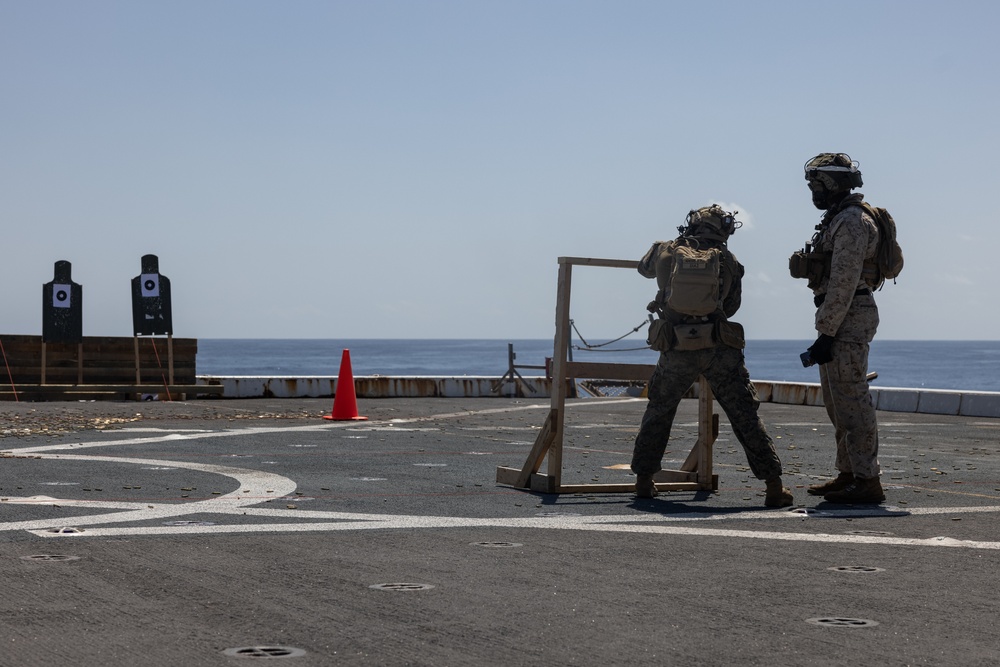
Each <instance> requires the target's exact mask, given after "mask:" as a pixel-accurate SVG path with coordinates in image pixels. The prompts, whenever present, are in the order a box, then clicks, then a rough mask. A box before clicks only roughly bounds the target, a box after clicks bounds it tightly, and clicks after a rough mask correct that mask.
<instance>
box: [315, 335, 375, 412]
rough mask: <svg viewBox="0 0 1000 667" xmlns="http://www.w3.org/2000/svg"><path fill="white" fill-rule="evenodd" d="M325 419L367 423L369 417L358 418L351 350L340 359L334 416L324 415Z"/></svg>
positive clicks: (334, 399)
mask: <svg viewBox="0 0 1000 667" xmlns="http://www.w3.org/2000/svg"><path fill="white" fill-rule="evenodd" d="M323 419H331V420H334V421H349V420H354V421H366V420H367V419H368V417H359V416H358V399H357V396H356V395H355V393H354V373H352V372H351V351H350V350H344V354H343V356H342V357H341V358H340V375H338V376H337V392H336V393H335V394H334V395H333V414H331V415H323Z"/></svg>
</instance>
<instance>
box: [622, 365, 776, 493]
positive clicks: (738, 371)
mask: <svg viewBox="0 0 1000 667" xmlns="http://www.w3.org/2000/svg"><path fill="white" fill-rule="evenodd" d="M699 375H704V376H705V379H706V380H707V381H708V384H709V386H711V388H712V393H713V394H715V400H716V401H718V403H719V406H720V407H721V408H722V410H723V411H724V412H725V413H726V417H728V418H729V423H730V424H732V427H733V433H735V434H736V439H737V440H738V441H739V443H740V444H741V445H743V450H744V451H745V452H746V456H747V462H748V463H749V464H750V470H751V471H752V472H753V474H754V476H755V477H756V478H757V479H773V478H775V477H780V476H781V461H780V460H779V459H778V454H777V452H776V451H775V449H774V442H773V441H772V440H771V436H770V435H769V434H768V432H767V429H766V428H765V427H764V423H763V422H762V421H761V420H760V417H758V416H757V409H758V407H759V406H760V399H759V398H758V397H757V390H756V389H754V386H753V383H752V382H751V381H750V373H749V371H747V368H746V365H745V364H744V362H743V351H742V350H737V349H735V348H732V347H726V346H725V345H719V346H717V347H714V348H709V349H707V350H695V351H690V352H688V351H678V350H671V351H669V352H661V353H660V359H659V362H658V363H657V365H656V370H655V371H654V372H653V378H652V380H651V381H650V383H649V403H648V404H647V405H646V412H645V414H643V416H642V423H641V424H640V426H639V435H638V436H636V439H635V449H634V451H633V453H632V472H634V473H635V474H636V475H651V474H653V473H656V472H658V471H659V470H660V469H661V461H662V460H663V453H664V452H665V451H666V448H667V442H668V441H669V439H670V429H671V427H672V426H673V423H674V416H675V415H676V414H677V405H678V404H679V403H680V401H681V398H682V397H683V396H684V394H685V392H687V390H688V389H690V388H691V385H692V384H694V382H695V381H696V380H697V379H698V376H699Z"/></svg>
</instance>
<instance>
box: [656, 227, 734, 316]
mask: <svg viewBox="0 0 1000 667" xmlns="http://www.w3.org/2000/svg"><path fill="white" fill-rule="evenodd" d="M673 260H674V261H673V264H674V265H673V269H672V270H671V272H670V288H669V294H668V296H667V307H668V308H670V309H671V310H673V311H675V312H678V313H680V314H682V315H693V316H696V317H704V316H705V315H710V314H712V313H714V312H715V311H716V310H718V308H719V298H720V285H719V283H720V280H719V276H720V273H721V266H722V251H721V250H720V249H719V248H694V247H691V246H687V245H681V244H676V245H674V247H673Z"/></svg>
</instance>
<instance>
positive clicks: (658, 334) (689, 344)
mask: <svg viewBox="0 0 1000 667" xmlns="http://www.w3.org/2000/svg"><path fill="white" fill-rule="evenodd" d="M646 344H647V345H649V347H650V348H651V349H654V350H656V351H657V352H669V351H670V350H679V351H683V352H689V351H694V350H707V349H709V348H713V347H716V346H717V345H725V346H727V347H733V348H736V349H737V350H742V349H743V348H744V347H745V346H746V338H745V336H744V334H743V325H742V324H739V323H737V322H730V321H729V320H727V319H725V318H724V317H719V318H716V319H711V318H709V319H708V320H707V321H706V320H704V319H702V318H698V319H697V320H692V321H689V322H685V321H681V322H679V323H678V322H675V321H672V320H670V319H659V320H653V321H652V322H650V324H649V333H648V334H647V336H646Z"/></svg>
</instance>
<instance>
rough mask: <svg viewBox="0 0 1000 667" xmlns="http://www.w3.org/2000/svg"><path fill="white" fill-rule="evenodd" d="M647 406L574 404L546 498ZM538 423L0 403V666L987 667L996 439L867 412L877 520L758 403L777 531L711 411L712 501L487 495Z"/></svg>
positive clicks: (303, 409) (453, 402)
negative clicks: (875, 447) (776, 491)
mask: <svg viewBox="0 0 1000 667" xmlns="http://www.w3.org/2000/svg"><path fill="white" fill-rule="evenodd" d="M644 405H645V403H644V401H641V400H636V399H584V400H576V401H570V402H569V404H568V407H567V415H568V416H567V420H566V435H565V449H564V479H563V481H564V483H575V482H581V483H589V482H623V481H630V480H631V479H632V477H631V475H630V473H629V472H628V470H627V464H628V463H629V459H630V454H631V447H632V440H633V438H634V437H635V433H636V430H637V425H638V423H639V418H640V416H641V414H642V410H643V408H644ZM548 408H549V403H548V401H545V400H539V401H514V400H508V399H379V400H361V401H359V409H360V412H361V414H362V415H366V416H368V417H369V421H365V422H330V421H326V420H323V419H321V418H320V415H321V414H322V413H324V412H326V413H329V411H330V403H329V401H326V400H315V399H284V400H267V399H257V400H214V401H213V400H203V401H193V402H187V403H113V404H108V403H45V404H41V403H39V404H28V403H16V404H15V403H8V404H3V405H0V435H2V436H3V437H2V438H0V450H3V451H4V452H5V454H4V457H3V458H2V459H0V498H3V499H4V500H3V501H2V502H0V577H2V581H3V582H4V584H3V594H2V595H0V646H2V648H0V665H11V666H18V667H20V666H30V665H46V666H48V665H144V666H146V665H156V666H158V665H184V666H197V665H234V664H245V662H246V660H248V659H252V658H250V657H248V656H252V655H254V650H252V649H253V647H260V648H258V649H256V652H257V653H258V654H259V653H264V652H265V651H270V652H271V654H272V655H274V654H278V655H280V654H281V653H282V652H283V651H285V650H290V649H298V651H296V653H299V652H300V653H301V655H291V656H289V657H288V658H287V660H286V662H287V664H291V665H294V664H301V665H855V664H863V665H963V666H970V665H993V664H997V662H998V661H1000V651H998V646H1000V642H998V640H997V635H996V627H995V626H996V623H997V620H998V611H1000V605H998V603H997V583H998V564H1000V535H998V529H997V527H998V522H997V519H998V516H1000V457H998V437H1000V420H996V419H983V418H969V417H953V416H938V415H925V414H900V413H887V412H880V413H879V418H880V434H881V457H880V458H881V462H882V467H883V477H882V480H883V484H884V486H885V487H886V488H887V492H886V493H887V496H888V500H887V502H886V503H885V504H884V505H883V506H879V507H860V506H859V507H842V506H831V505H829V504H825V503H823V501H822V499H820V498H814V497H812V496H809V495H807V494H806V493H805V488H804V487H805V485H807V484H811V483H815V482H816V481H817V480H820V479H826V478H828V477H829V476H831V475H832V474H834V471H833V444H832V429H831V428H830V426H829V424H828V422H827V418H826V413H825V412H824V410H823V409H822V408H816V407H805V406H788V405H777V404H765V405H763V406H762V408H761V415H762V417H763V418H764V420H765V422H766V423H767V425H768V428H769V430H770V432H771V434H772V435H773V436H775V438H776V440H775V442H776V445H777V447H778V453H779V455H780V456H781V458H782V461H783V463H784V465H785V473H786V475H785V481H786V484H787V485H789V486H791V487H792V488H793V491H794V492H795V498H796V502H797V503H798V506H797V507H795V508H792V510H791V511H788V510H766V509H764V507H763V483H762V482H759V481H757V480H755V479H754V478H753V477H752V476H751V475H750V474H749V472H748V469H747V465H746V459H745V457H744V455H743V452H742V450H741V449H740V447H739V445H738V443H737V442H736V441H735V439H734V438H733V436H732V432H731V430H730V429H729V426H728V423H727V421H726V419H725V417H724V416H723V417H722V419H721V421H722V431H721V433H720V438H719V441H718V442H717V443H716V446H715V459H716V465H715V472H716V473H718V474H719V476H720V488H719V492H718V493H715V494H709V493H687V492H684V493H682V492H674V493H669V494H661V496H660V497H658V498H656V499H653V500H643V501H639V500H636V499H635V498H633V497H632V495H631V494H593V495H588V494H579V495H561V496H555V495H541V494H534V493H530V492H526V491H521V490H516V489H511V488H509V487H504V486H499V485H497V484H496V483H495V482H494V478H495V470H496V467H497V466H498V465H503V466H514V467H520V466H522V465H523V463H524V460H525V457H526V456H527V453H528V450H529V449H530V447H531V445H532V443H533V442H534V439H535V436H536V434H537V433H538V430H539V428H540V427H541V425H542V423H543V420H544V417H545V414H546V411H547V410H548ZM696 408H697V403H696V401H693V400H688V401H684V402H683V403H682V406H681V409H680V411H679V413H678V420H677V424H676V426H675V429H674V437H673V439H672V441H671V444H670V446H669V447H668V451H669V453H668V455H667V459H669V460H668V461H667V462H666V465H668V466H670V465H678V464H679V461H678V459H681V460H682V459H683V458H684V457H685V456H686V454H687V452H688V450H689V449H690V447H691V443H692V442H693V440H694V435H695V433H696V425H695V417H696ZM137 413H139V414H141V416H139V414H137ZM543 471H544V467H543ZM69 529H73V530H74V531H75V532H65V531H67V530H69ZM59 531H62V532H59ZM26 557H29V558H26ZM30 557H34V558H30ZM837 568H841V569H837ZM379 584H419V585H424V586H426V587H424V586H420V587H413V588H418V589H417V590H408V589H409V588H411V587H410V586H405V587H390V590H381V589H378V588H372V586H378V585H379ZM397 588H403V589H404V590H394V589H397ZM815 619H825V620H824V621H819V622H817V621H816V620H815ZM838 619H839V620H838ZM866 621H867V622H869V623H866ZM234 649H235V650H234ZM227 651H229V652H230V653H236V654H237V656H231V655H227V653H226V652H227ZM239 656H243V657H239ZM257 659H261V658H257Z"/></svg>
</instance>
